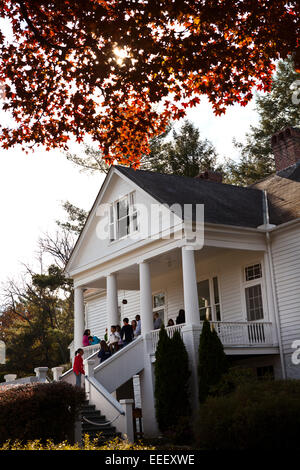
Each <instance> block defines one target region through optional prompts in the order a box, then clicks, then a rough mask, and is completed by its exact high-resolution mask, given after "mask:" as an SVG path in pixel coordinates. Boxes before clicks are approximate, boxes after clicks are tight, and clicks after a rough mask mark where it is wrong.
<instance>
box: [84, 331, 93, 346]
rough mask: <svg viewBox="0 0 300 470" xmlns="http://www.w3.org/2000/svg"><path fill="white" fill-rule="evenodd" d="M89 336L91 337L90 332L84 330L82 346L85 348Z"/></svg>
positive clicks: (87, 344) (88, 342) (88, 343)
mask: <svg viewBox="0 0 300 470" xmlns="http://www.w3.org/2000/svg"><path fill="white" fill-rule="evenodd" d="M89 336H91V330H85V332H84V333H83V337H82V346H84V347H85V346H89V345H90V341H89Z"/></svg>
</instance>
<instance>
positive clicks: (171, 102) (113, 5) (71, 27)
mask: <svg viewBox="0 0 300 470" xmlns="http://www.w3.org/2000/svg"><path fill="white" fill-rule="evenodd" d="M0 14H1V17H2V18H5V19H6V20H7V21H9V23H10V25H11V27H12V31H13V40H10V41H9V40H7V38H5V37H4V35H3V33H2V34H1V35H0V51H1V61H0V80H1V81H2V83H3V85H4V91H5V103H4V109H5V110H8V111H10V112H11V114H12V116H13V117H14V120H15V123H16V124H15V125H14V126H13V127H4V126H2V128H1V142H2V146H3V147H4V148H8V147H11V146H13V145H15V144H19V143H20V144H22V145H24V146H26V147H28V146H32V145H34V144H42V145H45V146H46V147H47V148H53V147H61V148H66V147H67V142H68V140H69V138H70V136H75V138H76V140H77V141H78V142H80V141H82V139H83V137H84V135H85V134H89V135H90V136H91V139H92V140H93V141H95V142H96V143H97V144H98V145H99V147H100V149H101V151H102V152H103V156H104V159H105V160H106V161H107V162H113V161H114V160H115V159H116V160H118V162H120V163H126V164H131V165H133V166H136V165H138V163H139V160H140V158H141V156H142V155H143V154H147V153H148V152H149V139H150V138H151V137H153V136H154V135H156V134H160V133H162V132H163V131H164V130H165V128H166V125H167V123H168V122H169V121H170V120H172V119H178V118H181V117H183V116H184V115H185V113H186V109H187V108H189V107H192V106H195V105H196V104H198V103H199V99H200V96H201V95H203V94H205V95H207V96H208V98H209V100H210V102H211V103H212V105H213V108H214V110H215V112H216V114H220V113H222V112H224V110H225V108H226V106H228V105H230V104H233V103H237V102H239V103H240V104H241V105H246V104H247V103H248V101H249V100H250V99H251V97H252V89H253V87H254V86H257V87H258V88H260V89H263V90H268V89H269V88H270V82H271V73H272V70H273V65H272V61H273V60H274V59H276V58H278V56H280V57H282V58H286V57H287V56H288V54H291V53H296V55H297V61H298V55H299V47H298V48H297V46H299V44H297V42H298V38H299V21H298V18H299V15H300V6H299V2H298V1H297V0H292V1H290V2H286V1H285V0H277V1H276V2H274V1H273V0H255V1H254V0H243V1H233V0H224V1H222V2H212V1H210V0H205V1H201V2H195V1H185V2H182V1H179V0H175V1H174V0H167V1H163V2H160V1H156V0H155V1H151V2H146V1H143V0H142V1H139V2H136V1H133V0H121V1H115V0H108V1H104V0H86V1H85V2H82V1H78V0H74V1H72V2H70V1H66V2H62V1H61V0H38V1H37V0H17V1H12V0H2V1H1V2H0Z"/></svg>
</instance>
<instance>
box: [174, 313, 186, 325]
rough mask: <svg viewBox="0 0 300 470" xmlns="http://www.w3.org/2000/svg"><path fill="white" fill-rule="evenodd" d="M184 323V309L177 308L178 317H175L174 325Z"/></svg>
mask: <svg viewBox="0 0 300 470" xmlns="http://www.w3.org/2000/svg"><path fill="white" fill-rule="evenodd" d="M181 323H185V311H184V310H183V309H181V310H179V313H178V317H177V318H176V325H180V324H181Z"/></svg>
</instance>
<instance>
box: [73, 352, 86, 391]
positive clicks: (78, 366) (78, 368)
mask: <svg viewBox="0 0 300 470" xmlns="http://www.w3.org/2000/svg"><path fill="white" fill-rule="evenodd" d="M82 356H83V349H81V348H79V349H78V350H77V351H76V352H75V359H74V364H73V372H74V374H75V377H76V386H77V387H81V374H83V375H84V368H83V359H82Z"/></svg>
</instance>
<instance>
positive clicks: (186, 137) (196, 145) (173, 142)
mask: <svg viewBox="0 0 300 470" xmlns="http://www.w3.org/2000/svg"><path fill="white" fill-rule="evenodd" d="M171 130H172V138H170V132H171ZM150 148H151V153H150V155H147V156H146V157H144V158H143V160H142V164H141V168H142V169H146V170H152V171H157V172H159V173H168V174H174V175H180V176H190V177H194V176H197V175H198V174H199V172H200V171H204V170H212V169H214V170H219V171H220V170H221V169H222V167H221V165H219V164H218V162H217V153H216V150H215V148H214V147H213V145H212V144H211V142H210V141H209V140H207V139H202V138H201V136H200V132H199V130H198V129H197V128H196V127H195V125H194V124H193V123H192V122H190V121H188V120H185V121H184V122H183V124H182V126H181V128H180V129H179V131H176V130H175V129H172V127H170V128H169V129H168V131H167V132H166V133H165V134H163V135H161V136H159V137H157V138H154V139H152V141H151V146H150Z"/></svg>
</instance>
